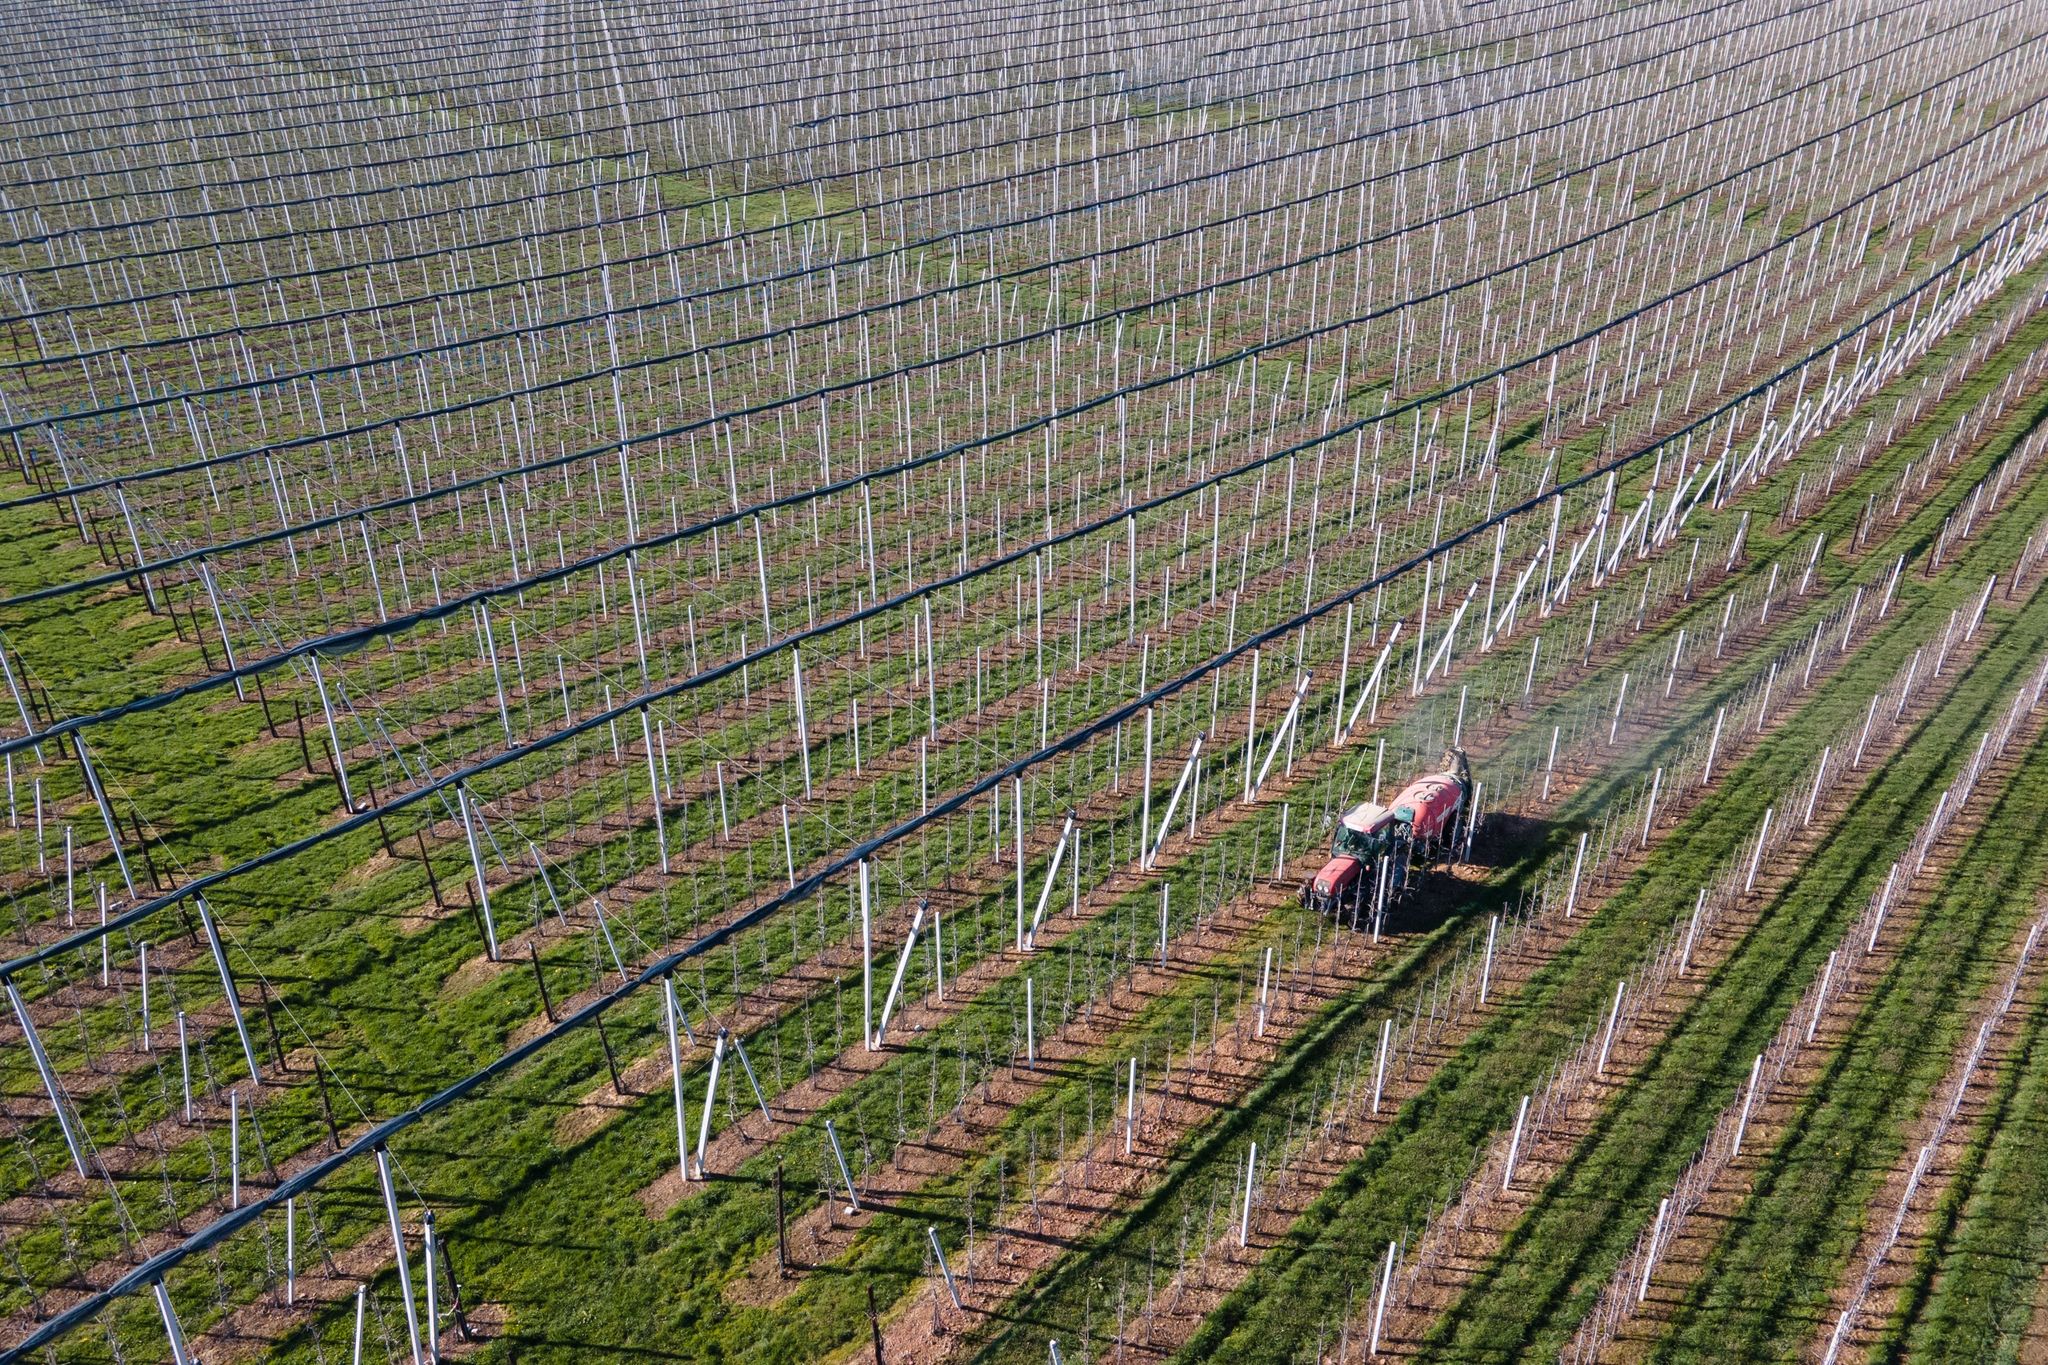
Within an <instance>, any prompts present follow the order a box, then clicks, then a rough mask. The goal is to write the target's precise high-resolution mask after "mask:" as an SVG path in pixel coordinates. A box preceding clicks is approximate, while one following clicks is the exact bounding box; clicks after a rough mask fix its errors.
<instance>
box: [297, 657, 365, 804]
mask: <svg viewBox="0 0 2048 1365" xmlns="http://www.w3.org/2000/svg"><path fill="white" fill-rule="evenodd" d="M306 662H307V663H308V664H310V665H312V670H313V689H314V690H315V691H316V692H318V693H319V694H320V709H321V711H322V712H324V713H325V714H326V716H327V744H328V747H329V748H331V749H332V750H333V751H334V776H335V779H336V780H337V781H339V782H340V783H341V803H342V804H343V805H344V806H346V807H348V808H349V810H351V811H353V810H354V809H355V808H356V798H355V795H354V793H352V792H351V791H350V790H349V785H348V765H347V764H346V763H344V762H343V761H342V757H341V732H340V731H339V730H338V729H336V728H335V724H334V705H333V703H332V702H330V701H329V700H328V698H327V680H326V679H325V678H323V677H322V676H321V675H320V655H319V653H318V652H317V651H312V650H309V651H307V653H306Z"/></svg>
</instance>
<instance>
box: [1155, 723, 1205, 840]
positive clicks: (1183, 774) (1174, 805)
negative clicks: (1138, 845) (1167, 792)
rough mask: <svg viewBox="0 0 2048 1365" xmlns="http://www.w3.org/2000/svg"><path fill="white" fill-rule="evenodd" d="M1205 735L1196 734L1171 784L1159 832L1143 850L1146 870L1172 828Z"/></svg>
mask: <svg viewBox="0 0 2048 1365" xmlns="http://www.w3.org/2000/svg"><path fill="white" fill-rule="evenodd" d="M1207 737H1208V736H1207V735H1206V734H1197V735H1196V736H1195V742H1194V744H1193V745H1192V746H1190V748H1189V749H1188V760H1187V762H1185V763H1183V764H1182V765H1181V769H1180V777H1179V778H1178V779H1176V780H1175V782H1174V784H1173V795H1172V796H1171V797H1169V798H1167V802H1166V814H1165V815H1164V816H1162V817H1160V820H1159V834H1158V836H1157V837H1156V838H1154V839H1153V840H1152V843H1151V846H1150V847H1149V848H1147V849H1146V850H1145V861H1144V866H1145V868H1146V870H1150V869H1151V868H1152V867H1153V866H1154V865H1156V864H1157V863H1158V861H1159V850H1160V847H1161V846H1162V845H1164V844H1165V843H1166V836H1167V834H1169V833H1170V832H1171V831H1172V829H1173V813H1174V811H1175V810H1177V809H1179V807H1180V798H1181V794H1182V793H1183V792H1185V791H1186V790H1187V787H1188V779H1189V778H1190V777H1192V776H1194V772H1195V761H1196V760H1197V759H1199V758H1200V757H1201V756H1202V741H1203V740H1204V739H1206V738H1207ZM1148 790H1149V787H1148Z"/></svg>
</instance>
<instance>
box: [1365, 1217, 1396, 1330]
mask: <svg viewBox="0 0 2048 1365" xmlns="http://www.w3.org/2000/svg"><path fill="white" fill-rule="evenodd" d="M1395 1245H1396V1244H1395V1243H1393V1242H1389V1243H1387V1260H1386V1264H1384V1265H1382V1266H1381V1267H1380V1293H1379V1302H1378V1303H1376V1304H1375V1305H1374V1306H1373V1310H1372V1343H1371V1346H1370V1347H1369V1348H1368V1350H1367V1354H1368V1355H1378V1354H1379V1353H1380V1328H1381V1326H1382V1325H1383V1324H1384V1323H1385V1322H1386V1320H1387V1294H1388V1292H1389V1291H1391V1290H1392V1289H1393V1287H1394V1247H1395Z"/></svg>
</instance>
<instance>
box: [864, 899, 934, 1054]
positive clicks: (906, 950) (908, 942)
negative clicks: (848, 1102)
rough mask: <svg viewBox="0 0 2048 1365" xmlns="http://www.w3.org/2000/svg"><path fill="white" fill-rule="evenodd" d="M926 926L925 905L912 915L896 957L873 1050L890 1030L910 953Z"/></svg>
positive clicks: (876, 1029) (915, 948)
mask: <svg viewBox="0 0 2048 1365" xmlns="http://www.w3.org/2000/svg"><path fill="white" fill-rule="evenodd" d="M923 928H924V906H922V905H920V906H918V907H917V911H916V913H915V914H913V915H912V916H911V917H910V933H909V934H908V935H906V936H905V938H904V940H903V951H902V952H901V953H899V954H898V955H897V957H896V974H895V976H893V977H892V978H891V979H890V981H889V994H888V995H887V996H885V997H883V1000H882V1021H881V1022H880V1023H878V1024H876V1025H875V1045H874V1048H873V1049H872V1050H873V1051H880V1050H881V1047H882V1037H883V1035H884V1034H886V1033H888V1031H889V1017H890V1016H891V1015H893V1014H894V1013H896V1000H897V997H898V996H900V995H902V993H903V977H904V975H905V974H906V973H907V972H909V970H910V955H911V954H912V953H913V952H915V951H916V950H917V935H918V931H919V930H920V929H923Z"/></svg>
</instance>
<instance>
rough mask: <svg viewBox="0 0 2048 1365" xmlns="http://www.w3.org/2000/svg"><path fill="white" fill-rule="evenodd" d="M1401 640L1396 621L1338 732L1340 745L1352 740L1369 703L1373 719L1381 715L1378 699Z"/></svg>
mask: <svg viewBox="0 0 2048 1365" xmlns="http://www.w3.org/2000/svg"><path fill="white" fill-rule="evenodd" d="M1400 638H1401V622H1399V621H1396V622H1394V625H1393V629H1391V630H1389V631H1388V632H1387V642H1386V644H1384V645H1382V646H1380V653H1379V657H1378V658H1377V659H1374V660H1373V663H1372V672H1371V673H1369V674H1367V675H1366V679H1365V686H1364V687H1362V688H1360V689H1359V692H1358V700H1357V701H1355V702H1353V703H1352V704H1351V715H1350V717H1349V718H1348V719H1346V720H1345V722H1344V728H1343V729H1342V730H1341V731H1339V732H1338V736H1337V741H1338V743H1340V744H1341V743H1343V742H1344V741H1345V740H1348V739H1350V738H1351V731H1352V729H1353V728H1354V727H1355V726H1356V725H1357V724H1358V713H1359V712H1361V711H1363V710H1365V707H1366V703H1367V702H1372V703H1373V708H1372V714H1373V717H1375V718H1376V717H1377V716H1378V715H1379V704H1378V700H1377V698H1378V697H1379V694H1380V683H1381V680H1382V679H1383V678H1384V677H1385V675H1386V670H1387V660H1388V659H1389V658H1390V657H1391V656H1392V655H1393V653H1394V645H1395V643H1396V642H1397V641H1398V640H1400Z"/></svg>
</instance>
